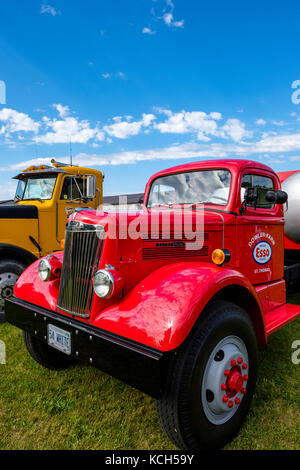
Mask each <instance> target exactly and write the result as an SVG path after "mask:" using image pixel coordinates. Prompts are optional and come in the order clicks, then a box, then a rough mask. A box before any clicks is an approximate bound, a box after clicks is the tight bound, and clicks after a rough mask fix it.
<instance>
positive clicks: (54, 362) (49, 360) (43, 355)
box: [23, 331, 76, 370]
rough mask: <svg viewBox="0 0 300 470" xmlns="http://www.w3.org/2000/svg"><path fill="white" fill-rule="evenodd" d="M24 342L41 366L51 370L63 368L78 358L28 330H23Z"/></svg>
mask: <svg viewBox="0 0 300 470" xmlns="http://www.w3.org/2000/svg"><path fill="white" fill-rule="evenodd" d="M23 338H24V343H25V346H26V348H27V351H28V352H29V354H30V356H31V357H32V358H33V359H34V360H35V361H36V362H38V363H39V364H40V365H41V366H43V367H46V368H47V369H51V370H61V369H66V368H67V367H70V366H71V365H73V364H75V363H76V359H74V358H73V357H71V356H67V355H66V354H64V353H62V352H60V351H57V350H56V349H54V348H52V347H51V346H48V344H46V343H43V342H42V341H40V340H39V339H37V338H35V337H34V336H32V335H31V334H29V333H27V331H23Z"/></svg>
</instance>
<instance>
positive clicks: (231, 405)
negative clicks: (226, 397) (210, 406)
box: [228, 400, 233, 408]
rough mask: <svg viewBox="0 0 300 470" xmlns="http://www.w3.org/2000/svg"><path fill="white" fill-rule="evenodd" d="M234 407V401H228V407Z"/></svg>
mask: <svg viewBox="0 0 300 470" xmlns="http://www.w3.org/2000/svg"><path fill="white" fill-rule="evenodd" d="M232 407H233V401H231V400H230V401H229V402H228V408H232Z"/></svg>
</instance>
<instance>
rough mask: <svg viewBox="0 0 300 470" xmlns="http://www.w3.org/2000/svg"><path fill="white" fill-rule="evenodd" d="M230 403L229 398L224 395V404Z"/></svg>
mask: <svg viewBox="0 0 300 470" xmlns="http://www.w3.org/2000/svg"><path fill="white" fill-rule="evenodd" d="M227 402H228V397H227V396H226V395H224V397H223V403H227Z"/></svg>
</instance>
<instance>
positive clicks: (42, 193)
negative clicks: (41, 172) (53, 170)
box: [15, 176, 56, 201]
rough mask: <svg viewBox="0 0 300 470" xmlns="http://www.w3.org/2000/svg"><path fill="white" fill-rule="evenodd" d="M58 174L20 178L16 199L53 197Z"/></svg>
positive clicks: (26, 199)
mask: <svg viewBox="0 0 300 470" xmlns="http://www.w3.org/2000/svg"><path fill="white" fill-rule="evenodd" d="M55 183H56V176H44V177H31V178H28V179H26V180H20V181H19V183H18V187H17V191H16V196H15V199H16V200H18V201H28V200H30V199H41V200H49V199H51V198H52V194H53V190H54V187H55Z"/></svg>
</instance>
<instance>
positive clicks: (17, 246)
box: [0, 160, 104, 322]
mask: <svg viewBox="0 0 300 470" xmlns="http://www.w3.org/2000/svg"><path fill="white" fill-rule="evenodd" d="M51 163H52V166H48V165H39V166H31V167H29V168H27V169H26V170H24V171H22V172H21V173H20V174H18V175H17V176H15V179H17V180H18V186H17V190H16V194H15V198H14V200H13V201H8V202H5V201H4V202H2V203H1V202H0V322H1V321H4V320H5V312H4V302H5V299H7V298H8V297H11V295H12V293H13V288H14V285H15V283H16V281H17V279H18V277H19V276H20V274H21V273H22V272H23V271H24V269H25V268H26V267H27V266H29V265H30V264H31V263H33V262H34V261H35V260H37V259H38V258H40V257H42V256H45V255H47V254H48V253H53V252H54V251H58V250H61V249H62V248H61V243H62V240H63V239H64V236H65V227H66V221H67V218H68V216H69V215H70V214H71V213H72V212H73V211H74V210H75V208H83V209H84V208H88V207H91V208H93V209H97V207H99V206H101V205H102V202H103V179H104V176H103V174H102V172H100V171H98V170H94V169H90V168H82V167H79V166H71V165H66V164H63V163H59V162H56V161H55V160H51Z"/></svg>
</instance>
